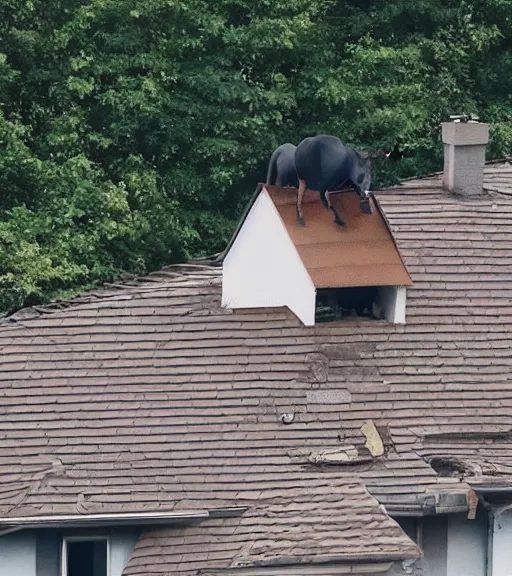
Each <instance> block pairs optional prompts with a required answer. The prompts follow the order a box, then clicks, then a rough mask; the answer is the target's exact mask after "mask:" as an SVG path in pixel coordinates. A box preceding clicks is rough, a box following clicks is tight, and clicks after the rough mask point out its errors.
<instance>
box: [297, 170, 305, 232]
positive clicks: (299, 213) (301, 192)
mask: <svg viewBox="0 0 512 576" xmlns="http://www.w3.org/2000/svg"><path fill="white" fill-rule="evenodd" d="M305 192H306V181H305V180H300V179H299V190H298V192H297V223H298V224H299V226H305V225H306V223H305V222H304V213H303V212H302V200H303V199H304V193H305Z"/></svg>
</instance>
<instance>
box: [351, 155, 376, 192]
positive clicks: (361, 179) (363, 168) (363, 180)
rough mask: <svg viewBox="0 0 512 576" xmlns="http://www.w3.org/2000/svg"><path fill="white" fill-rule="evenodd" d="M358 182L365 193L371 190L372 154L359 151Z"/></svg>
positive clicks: (356, 177) (356, 176)
mask: <svg viewBox="0 0 512 576" xmlns="http://www.w3.org/2000/svg"><path fill="white" fill-rule="evenodd" d="M355 180H356V181H355V182H354V184H356V185H357V186H358V187H359V188H360V189H361V190H362V191H363V192H364V193H365V194H366V193H367V192H368V191H369V190H370V186H371V183H372V163H371V158H370V154H367V153H366V152H357V173H356V174H355Z"/></svg>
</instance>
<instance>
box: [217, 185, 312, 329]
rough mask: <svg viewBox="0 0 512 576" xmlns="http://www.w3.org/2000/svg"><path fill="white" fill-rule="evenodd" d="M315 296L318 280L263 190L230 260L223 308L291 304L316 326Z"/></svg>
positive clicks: (227, 260) (225, 267)
mask: <svg viewBox="0 0 512 576" xmlns="http://www.w3.org/2000/svg"><path fill="white" fill-rule="evenodd" d="M315 299H316V290H315V286H314V284H313V281H312V280H311V278H310V276H309V274H308V272H307V270H306V268H305V266H304V264H303V263H302V260H301V259H300V257H299V254H298V252H297V249H296V248H295V246H294V244H293V242H292V240H291V238H290V236H289V235H288V233H287V231H286V228H285V226H284V224H283V222H282V220H281V217H280V215H279V212H278V211H277V209H276V207H275V205H274V203H273V202H272V200H271V198H270V196H269V194H268V192H267V191H266V190H265V189H263V190H262V191H261V193H260V194H259V196H258V198H257V199H256V201H255V202H254V204H253V205H252V207H251V209H250V211H249V214H248V215H247V217H246V219H245V222H244V224H243V226H242V227H241V229H240V231H239V232H238V235H237V236H236V238H235V240H234V242H233V244H232V246H231V247H230V249H229V252H228V253H227V255H226V257H225V259H224V264H223V274H222V306H224V307H226V308H235V309H236V308H267V307H268V308H276V307H281V306H287V307H288V308H289V309H290V310H291V311H292V312H293V313H294V314H295V315H296V316H297V317H298V318H299V319H300V320H301V321H302V322H303V323H304V324H305V325H306V326H312V325H314V323H315Z"/></svg>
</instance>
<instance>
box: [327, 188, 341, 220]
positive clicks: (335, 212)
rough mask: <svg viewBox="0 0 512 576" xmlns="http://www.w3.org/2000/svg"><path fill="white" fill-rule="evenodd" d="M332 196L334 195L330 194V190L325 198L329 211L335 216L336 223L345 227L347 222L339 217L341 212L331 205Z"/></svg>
mask: <svg viewBox="0 0 512 576" xmlns="http://www.w3.org/2000/svg"><path fill="white" fill-rule="evenodd" d="M331 194H332V192H330V191H329V190H327V192H326V193H325V198H326V200H327V206H328V207H329V210H332V212H333V214H334V223H335V224H338V226H344V225H345V222H343V219H342V218H341V216H340V215H339V212H338V211H337V210H336V208H335V207H334V206H333V205H332V203H331Z"/></svg>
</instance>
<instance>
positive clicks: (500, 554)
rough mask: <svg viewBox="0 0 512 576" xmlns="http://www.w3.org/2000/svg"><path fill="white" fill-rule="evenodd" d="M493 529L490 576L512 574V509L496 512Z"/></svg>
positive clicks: (508, 575) (507, 575)
mask: <svg viewBox="0 0 512 576" xmlns="http://www.w3.org/2000/svg"><path fill="white" fill-rule="evenodd" d="M492 531H493V534H492V563H491V570H490V576H510V575H511V574H512V511H506V512H502V513H499V511H498V513H495V514H494V517H493V520H492Z"/></svg>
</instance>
